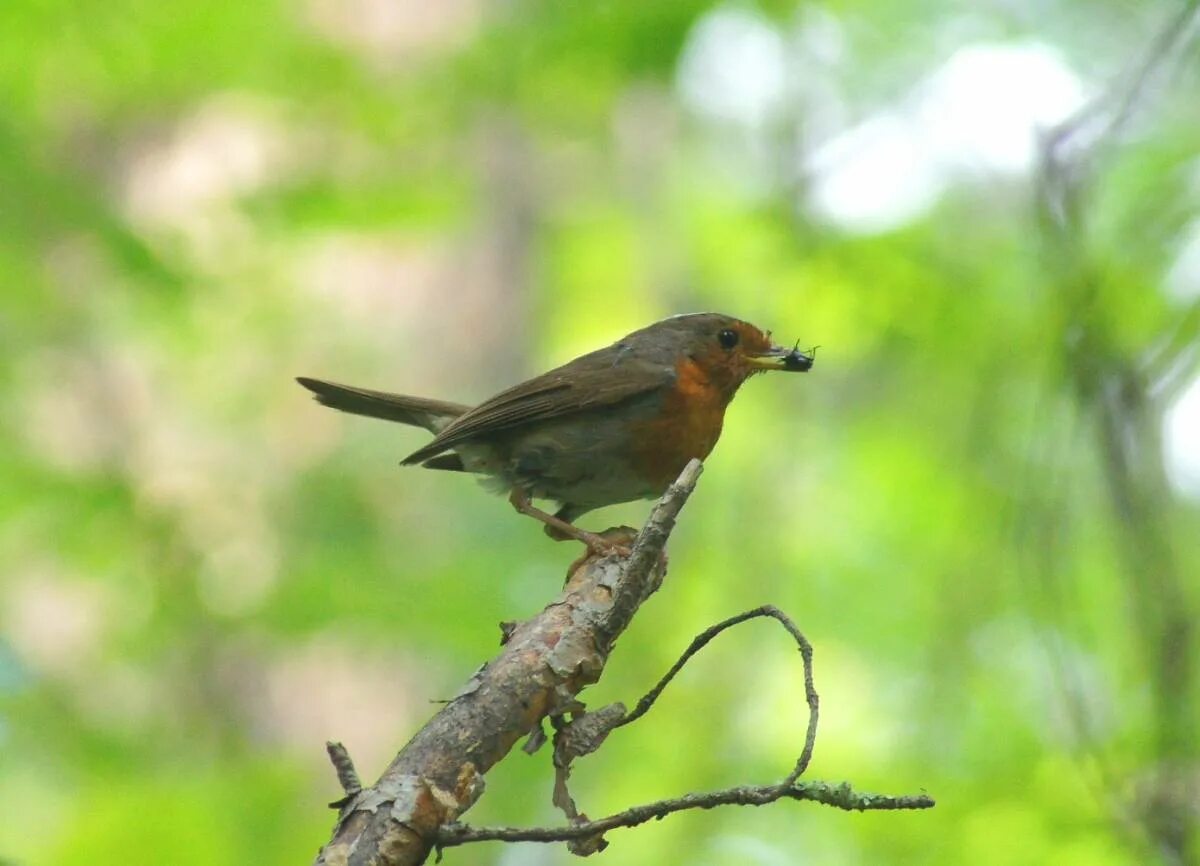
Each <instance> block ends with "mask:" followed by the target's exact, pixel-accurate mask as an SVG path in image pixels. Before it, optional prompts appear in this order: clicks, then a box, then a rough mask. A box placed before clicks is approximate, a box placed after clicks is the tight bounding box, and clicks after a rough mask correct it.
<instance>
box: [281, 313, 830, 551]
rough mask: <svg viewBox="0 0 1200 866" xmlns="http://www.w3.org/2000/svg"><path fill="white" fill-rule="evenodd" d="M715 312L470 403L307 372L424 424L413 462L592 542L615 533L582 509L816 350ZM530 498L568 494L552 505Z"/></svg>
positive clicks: (676, 451) (689, 450)
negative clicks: (476, 480) (460, 475)
mask: <svg viewBox="0 0 1200 866" xmlns="http://www.w3.org/2000/svg"><path fill="white" fill-rule="evenodd" d="M770 336H771V335H770V332H769V331H768V332H765V333H764V332H763V331H761V330H759V329H758V328H756V327H755V326H754V325H751V324H750V323H748V322H743V321H741V320H739V319H735V318H733V317H731V316H725V315H721V314H718V313H694V314H689V315H682V316H673V317H672V318H669V319H664V320H662V321H661V322H655V323H654V324H653V325H650V326H649V327H645V328H642V329H641V330H640V331H634V332H633V333H632V334H629V335H628V336H626V337H622V338H621V339H620V340H617V342H615V343H613V344H612V345H611V346H608V347H607V348H604V349H599V350H597V351H595V352H591V353H589V354H587V355H583V356H582V357H579V358H576V359H575V360H574V361H571V362H569V363H567V364H564V365H563V366H561V367H558V368H556V369H554V370H551V371H550V372H548V373H543V374H542V375H541V376H537V377H536V378H533V379H530V380H529V381H527V382H522V383H521V384H519V385H514V386H513V387H512V388H509V389H508V390H506V391H501V392H500V393H499V394H497V395H496V396H495V397H492V398H491V399H490V400H486V401H484V402H483V403H480V404H479V405H478V406H475V407H474V408H472V407H470V406H464V405H461V404H459V403H446V402H443V401H441V400H427V399H425V398H422V397H407V396H404V395H402V394H389V393H386V392H383V391H369V390H367V389H365V388H353V387H349V386H346V385H338V384H335V383H333V382H325V381H322V380H320V379H309V378H304V377H300V378H298V379H297V381H298V382H299V383H300V384H301V385H303V386H304V387H305V388H307V389H309V390H310V391H312V392H313V393H314V394H315V395H316V399H317V402H319V403H322V404H324V405H326V406H332V407H333V408H334V409H340V410H341V411H343V412H350V413H353V414H355V415H367V416H370V417H372V418H384V419H386V420H388V421H398V422H400V423H401V424H411V425H413V426H416V427H424V428H425V429H426V430H429V431H430V432H431V433H433V434H434V438H433V440H432V441H430V442H429V444H427V445H425V446H424V447H422V448H418V449H417V450H416V451H414V452H413V453H412V454H410V455H408V456H407V457H405V458H404V460H403V461H401V463H402V464H403V465H405V466H411V465H414V464H420V465H422V466H424V467H426V468H427V469H443V470H450V471H454V472H471V473H474V474H477V475H482V476H484V477H485V480H486V481H487V483H488V486H493V487H494V488H495V489H496V490H497V491H500V492H507V493H508V494H509V502H510V503H511V504H512V505H513V507H514V508H516V510H517V511H519V512H520V513H522V514H527V515H529V516H530V517H533V518H536V519H537V520H540V521H541V522H542V523H544V524H545V526H546V532H547V534H549V535H550V536H551V537H552V538H555V539H558V540H562V539H568V538H570V539H576V540H578V541H582V542H583V543H584V544H586V545H587V547H588V549H589V550H590V551H591V552H608V551H611V550H612V549H613V547H614V546H615V545H613V544H612V542H610V541H608V540H607V539H605V538H603V537H602V536H600V535H597V534H596V533H592V532H587V531H586V530H583V529H580V528H579V527H577V526H574V525H573V521H574V520H575V519H576V518H578V517H579V516H580V515H581V514H584V513H586V512H588V511H591V510H593V509H595V508H600V507H602V506H605V505H612V504H614V503H617V502H627V501H629V500H633V499H653V498H655V497H657V496H659V495H661V494H662V493H663V491H664V490H666V488H667V486H668V485H669V484H670V483H671V482H672V481H674V480H675V478H677V477H678V475H679V473H680V472H682V471H683V467H684V466H686V465H687V463H688V461H690V460H691V459H692V458H693V457H697V458H700V459H701V460H703V459H704V458H705V457H707V456H708V454H709V452H711V451H712V449H713V446H714V445H716V444H717V438H718V437H719V436H720V435H721V424H722V422H723V421H724V418H725V408H726V407H727V406H728V405H729V401H730V400H732V399H733V395H734V394H735V393H737V390H738V388H739V387H741V384H742V383H743V382H745V381H746V380H747V379H749V378H750V377H751V376H753V375H754V374H755V373H761V372H764V371H767V370H787V371H792V372H806V371H807V370H809V369H811V367H812V365H813V355H812V353H811V352H809V353H804V352H801V351H799V350H798V349H796V348H792V349H787V348H782V347H780V346H776V345H774V344H772V342H771V339H770ZM533 499H551V500H555V501H557V502H558V503H560V507H559V509H558V511H557V512H555V513H554V514H549V513H547V512H545V511H542V510H541V509H539V508H536V507H535V506H534V505H533V503H532V500H533Z"/></svg>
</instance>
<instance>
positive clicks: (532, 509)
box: [508, 487, 629, 556]
mask: <svg viewBox="0 0 1200 866" xmlns="http://www.w3.org/2000/svg"><path fill="white" fill-rule="evenodd" d="M508 501H509V503H510V504H511V505H512V507H513V508H515V509H516V510H517V511H519V512H520V513H521V514H525V515H528V516H529V517H532V518H533V519H534V520H540V521H541V522H542V523H544V524H545V525H546V534H547V535H549V536H550V537H551V538H553V539H554V540H555V541H567V540H568V539H574V540H575V541H580V542H582V543H583V544H584V545H586V547H587V549H588V553H591V554H595V555H597V556H607V555H608V554H610V553H618V554H622V555H626V556H627V555H628V554H629V548H628V547H625V546H624V545H621V544H616V543H614V542H612V541H609V540H608V539H607V538H605V537H604V536H602V535H597V534H596V533H594V532H588V531H587V530H586V529H580V528H579V527H578V526H574V525H572V524H570V523H568V522H567V521H565V520H563V519H562V518H561V517H555V516H554V515H553V514H548V513H546V512H545V511H542V509H540V508H538V507H537V506H535V505H534V504H533V503H532V502H531V501H530V500H529V494H528V493H526V492H525V491H524V490H522V489H521V488H520V487H514V488H513V489H512V493H510V494H509V497H508Z"/></svg>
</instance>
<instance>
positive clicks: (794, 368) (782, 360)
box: [746, 346, 813, 373]
mask: <svg viewBox="0 0 1200 866" xmlns="http://www.w3.org/2000/svg"><path fill="white" fill-rule="evenodd" d="M746 360H747V361H749V362H750V366H752V367H754V368H755V369H757V370H785V371H787V372H789V373H807V372H808V371H809V370H811V369H812V365H813V352H812V350H809V351H808V352H801V351H800V349H799V348H797V347H792V348H791V349H785V348H783V347H782V346H772V347H771V348H770V349H768V350H767V351H766V352H763V353H762V354H759V355H749V356H747V358H746Z"/></svg>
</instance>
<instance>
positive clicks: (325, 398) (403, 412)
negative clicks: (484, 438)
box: [296, 376, 470, 433]
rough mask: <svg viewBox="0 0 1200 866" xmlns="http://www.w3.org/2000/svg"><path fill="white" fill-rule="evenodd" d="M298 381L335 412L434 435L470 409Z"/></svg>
mask: <svg viewBox="0 0 1200 866" xmlns="http://www.w3.org/2000/svg"><path fill="white" fill-rule="evenodd" d="M296 381H297V382H299V383H300V384H301V385H303V386H304V387H305V388H307V389H308V390H310V391H312V392H313V394H315V395H316V398H317V402H318V403H320V404H321V405H323V406H332V407H333V408H334V409H340V410H341V411H343V412H350V413H352V414H354V415H366V416H368V417H370V418H383V419H384V420H386V421H398V422H399V423H401V424H411V425H413V426H414V427H424V428H425V429H426V430H428V431H430V432H431V433H439V432H441V430H442V428H443V427H445V426H446V425H447V424H449V423H450V422H451V421H453V420H454V419H455V418H457V417H458V416H459V415H461V414H463V413H464V412H466V411H467V410H468V409H469V408H470V407H469V406H462V405H460V404H458V403H445V402H443V401H441V400H426V399H424V398H423V397H406V396H405V395H403V394H389V393H387V392H386V391H369V390H367V389H366V388H352V387H350V386H349V385H338V384H337V383H335V382H325V381H323V380H321V379H309V378H308V377H306V376H298V377H296Z"/></svg>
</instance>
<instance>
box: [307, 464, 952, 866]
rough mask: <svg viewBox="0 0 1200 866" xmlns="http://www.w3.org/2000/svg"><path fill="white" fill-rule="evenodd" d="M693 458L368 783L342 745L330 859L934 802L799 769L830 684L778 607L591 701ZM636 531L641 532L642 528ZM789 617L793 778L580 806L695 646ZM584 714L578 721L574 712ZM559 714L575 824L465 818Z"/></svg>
mask: <svg viewBox="0 0 1200 866" xmlns="http://www.w3.org/2000/svg"><path fill="white" fill-rule="evenodd" d="M701 469H702V467H701V464H700V462H699V461H695V460H694V461H692V462H691V463H690V464H689V465H688V466H687V468H686V469H685V470H684V471H683V474H682V475H680V477H679V479H678V480H677V481H676V482H675V483H674V484H672V485H671V487H670V488H669V489H668V490H667V492H666V493H665V494H664V495H663V497H662V499H660V500H659V502H658V503H657V504H656V505H655V507H654V509H653V511H652V512H651V515H650V518H649V520H647V522H646V525H645V527H644V528H643V529H642V531H641V532H640V533H639V534H638V535H637V538H636V540H635V541H634V544H633V548H632V551H631V553H630V555H629V557H628V558H627V559H624V560H623V559H621V558H620V557H617V556H606V557H588V558H584V559H581V560H580V561H578V562H576V563H575V564H574V565H573V566H572V567H571V569H570V571H569V574H568V578H567V583H566V586H564V587H563V590H562V592H561V593H560V594H559V596H558V597H557V598H556V599H555V600H554V601H553V602H551V603H550V604H549V605H548V606H547V607H546V608H545V609H544V610H543V611H542V612H541V613H540V614H538V615H537V616H535V617H534V618H532V619H530V620H528V621H527V622H523V623H518V624H515V625H514V624H507V627H506V628H505V632H504V649H503V651H502V652H501V653H500V654H499V655H498V656H496V658H494V659H492V660H491V661H490V662H488V663H487V664H486V665H484V666H483V667H482V668H480V670H479V671H477V672H476V673H475V675H474V676H472V677H471V679H470V681H469V682H468V683H467V685H466V686H465V687H464V688H463V689H462V690H461V691H460V692H459V693H458V694H457V695H456V696H455V697H454V698H453V699H452V700H451V701H450V702H448V703H447V704H446V705H445V706H444V707H443V708H442V709H441V710H440V711H439V712H438V713H437V714H436V715H435V716H434V717H433V718H432V719H431V720H430V721H429V722H428V723H427V724H426V725H425V726H424V727H423V728H421V730H420V731H418V732H417V734H416V735H415V736H414V737H413V738H412V740H410V741H409V743H408V744H407V745H406V746H405V747H404V748H403V749H401V751H400V753H399V754H398V755H397V756H396V757H395V759H393V761H392V763H391V764H390V765H389V766H388V768H387V769H386V770H385V771H384V773H383V775H382V776H381V777H380V779H379V781H378V782H376V783H375V784H374V785H372V786H371V787H369V788H360V787H359V785H360V783H359V781H358V777H357V774H356V773H355V772H354V768H353V764H352V763H351V762H350V758H349V755H348V754H347V753H346V751H345V749H344V748H342V747H341V746H340V744H331V745H330V746H329V751H330V757H331V759H332V760H333V762H334V765H335V767H336V769H337V772H338V778H339V781H340V782H341V784H342V786H343V790H344V791H345V793H346V797H345V798H344V799H342V800H339V801H338V802H337V803H336V804H334V805H335V806H337V807H338V808H339V813H338V820H337V824H336V826H335V828H334V832H333V838H332V839H331V841H330V842H329V843H328V844H327V845H326V846H325V847H324V848H323V849H322V850H321V852H320V854H319V855H318V857H317V860H316V863H317V866H359V864H362V866H366V864H372V866H415V864H420V863H423V862H425V860H426V858H427V857H428V856H429V854H430V852H431V851H432V850H434V849H438V850H439V852H440V849H441V848H443V847H449V846H453V845H463V844H466V843H468V842H476V841H485V840H505V841H519V840H540V841H567V842H568V843H569V845H570V847H571V850H572V851H574V852H575V853H578V854H588V853H592V852H594V851H598V850H600V849H601V848H603V846H604V844H605V843H604V840H603V838H602V836H601V835H600V834H602V833H603V831H605V830H609V829H613V828H616V827H631V826H634V825H636V824H640V823H642V822H644V821H647V820H650V819H651V818H660V817H663V816H665V815H667V814H670V813H672V812H677V811H680V810H682V809H693V808H704V809H707V808H712V807H714V806H718V805H725V804H742V805H763V804H765V803H769V802H773V801H774V800H778V799H794V800H812V801H815V802H820V803H825V804H827V805H831V806H836V807H838V808H843V809H914V808H918V809H919V808H928V807H930V806H932V805H933V801H932V800H931V799H929V798H928V797H926V796H924V795H921V796H917V797H884V796H880V795H871V794H859V793H855V792H854V791H853V790H851V789H850V787H849V786H848V785H830V784H827V783H822V782H799V781H797V779H798V777H799V776H800V774H801V773H802V772H803V771H804V769H805V768H806V767H807V764H808V760H809V758H810V757H811V754H812V748H813V744H814V742H815V737H816V722H817V696H816V691H815V689H814V688H813V682H812V668H811V657H812V650H811V647H810V646H809V645H808V642H807V641H806V640H805V639H804V637H803V635H802V634H800V632H799V630H798V629H796V627H795V625H794V624H792V623H791V621H790V620H789V619H788V618H787V617H786V616H785V615H783V613H782V612H780V611H778V610H777V609H775V608H773V607H763V608H758V609H756V610H753V611H749V612H747V613H745V614H741V615H739V616H737V617H733V618H731V619H729V620H726V621H725V622H722V623H719V624H717V625H716V626H713V627H712V628H710V629H708V630H707V631H705V632H704V633H703V634H701V635H699V636H698V637H697V638H696V639H695V640H694V641H693V643H692V646H690V647H689V648H688V650H687V651H686V652H685V653H684V655H683V657H682V658H681V659H680V660H679V662H677V663H676V665H675V666H674V667H673V668H672V669H671V671H670V672H668V674H667V675H666V676H665V677H664V678H663V679H662V681H660V683H659V684H658V685H657V686H655V688H654V689H653V690H652V691H651V692H650V694H648V695H647V696H646V697H645V698H643V699H642V701H641V702H639V704H638V707H637V708H636V709H635V711H634V712H633V713H632V714H626V713H625V709H624V707H623V706H621V705H619V704H616V705H612V706H611V707H606V708H604V709H602V710H600V711H597V712H594V713H586V712H583V705H582V704H580V703H579V701H578V700H576V695H577V694H578V693H579V692H580V691H581V690H582V689H583V688H585V687H586V686H588V685H590V684H592V683H594V682H596V681H597V680H598V679H599V678H600V674H601V673H602V672H603V670H604V665H605V663H606V661H607V660H608V655H609V653H610V651H611V650H612V647H613V644H614V642H615V641H616V639H617V638H618V637H619V636H620V634H621V633H622V632H623V631H624V630H625V629H626V628H627V627H628V625H629V623H630V622H631V620H632V619H633V615H634V614H635V613H636V612H637V610H638V608H639V607H640V606H641V604H642V602H644V601H645V600H646V599H647V598H649V596H650V595H651V594H652V593H653V592H654V591H655V590H657V589H658V587H659V585H660V583H661V581H662V569H663V562H664V560H663V558H662V552H663V548H664V546H665V545H666V541H667V538H668V537H669V536H670V534H671V530H672V529H673V528H674V525H675V519H676V517H677V516H678V514H679V511H680V509H681V508H682V507H683V504H684V503H685V502H686V501H687V498H688V496H689V495H690V494H691V492H692V490H693V489H694V488H695V484H696V480H697V478H699V475H700V472H701ZM628 532H632V530H629V531H628ZM761 616H767V617H772V618H774V619H776V620H778V621H779V622H780V623H781V624H782V625H783V626H784V627H785V628H786V629H787V630H788V632H789V633H790V634H791V635H792V636H793V638H794V639H795V640H796V642H797V644H798V645H799V647H800V651H801V655H802V657H803V659H804V670H805V690H806V695H807V697H808V701H809V708H810V719H809V727H808V732H807V735H806V737H805V743H804V748H803V751H802V753H801V756H800V759H799V760H798V761H797V763H796V765H795V767H794V768H793V769H792V772H790V773H789V774H788V775H787V777H785V778H784V779H783V780H782V781H781V782H779V783H776V784H773V785H764V786H758V787H754V786H740V787H736V788H729V789H726V790H723V791H715V792H710V793H706V794H688V795H685V796H683V797H679V798H675V799H672V800H663V801H659V802H656V803H650V804H646V805H643V806H637V807H634V808H632V809H629V810H626V811H625V812H621V813H618V814H617V815H612V816H609V817H607V818H603V819H600V820H598V821H588V820H587V818H586V816H584V815H580V814H578V813H577V812H576V811H575V808H574V803H573V802H572V801H571V800H570V796H569V795H568V794H567V792H566V779H567V775H568V774H569V771H570V763H571V761H572V760H573V759H574V758H576V757H579V756H581V755H584V754H587V753H589V752H591V751H594V750H595V749H596V748H598V747H599V745H600V743H601V742H602V741H603V740H604V737H605V736H607V735H608V733H609V732H611V731H612V730H614V729H615V728H617V727H620V726H621V725H623V724H627V723H628V722H631V721H633V720H635V719H636V718H638V717H640V716H641V715H643V714H644V713H645V712H646V711H647V710H648V709H649V708H650V705H651V704H652V703H653V702H654V700H655V699H656V698H657V696H658V694H659V693H661V691H662V690H663V688H665V687H666V685H667V684H668V683H669V682H670V680H671V678H672V677H673V676H674V675H675V674H676V673H677V672H678V671H679V669H680V668H681V667H682V666H683V665H684V664H685V663H686V662H687V660H688V659H689V658H690V657H691V656H692V655H693V654H694V653H696V652H697V651H699V650H700V649H701V648H702V647H703V646H704V645H705V644H707V643H708V642H709V641H710V640H711V639H712V638H713V637H715V636H716V635H717V634H718V633H720V632H721V631H723V630H724V629H726V628H729V627H731V626H733V625H736V624H737V623H739V622H743V621H745V620H746V619H750V618H753V617H761ZM568 714H571V716H572V718H571V720H570V721H567V720H566V717H567V715H568ZM547 718H549V719H550V720H551V721H552V722H553V723H554V725H555V728H556V735H555V757H554V764H555V767H556V769H557V772H558V774H559V775H558V784H557V785H556V792H555V801H556V802H557V803H558V804H559V805H560V806H562V807H563V809H564V811H566V813H567V815H568V818H569V819H570V820H571V824H570V825H569V826H567V827H563V828H530V829H516V828H495V829H491V828H479V829H475V828H470V827H466V826H464V825H461V824H459V823H457V821H458V817H459V816H460V815H462V814H463V813H464V812H466V811H467V809H469V808H470V807H471V806H472V805H473V804H474V803H475V801H476V800H477V799H478V798H479V796H480V795H481V794H482V793H483V787H484V783H483V776H484V774H485V773H486V772H487V771H488V770H489V769H490V768H491V767H492V766H493V765H494V764H496V762H498V761H499V760H501V759H502V758H503V757H504V756H505V755H506V754H508V752H509V751H510V750H511V749H512V747H513V745H515V744H516V742H517V741H518V740H519V739H521V738H522V737H525V736H528V735H532V736H531V742H532V743H533V744H534V745H535V746H536V745H538V744H540V742H541V740H542V739H543V738H542V736H541V730H542V729H541V725H542V721H543V719H547Z"/></svg>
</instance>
